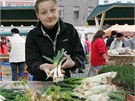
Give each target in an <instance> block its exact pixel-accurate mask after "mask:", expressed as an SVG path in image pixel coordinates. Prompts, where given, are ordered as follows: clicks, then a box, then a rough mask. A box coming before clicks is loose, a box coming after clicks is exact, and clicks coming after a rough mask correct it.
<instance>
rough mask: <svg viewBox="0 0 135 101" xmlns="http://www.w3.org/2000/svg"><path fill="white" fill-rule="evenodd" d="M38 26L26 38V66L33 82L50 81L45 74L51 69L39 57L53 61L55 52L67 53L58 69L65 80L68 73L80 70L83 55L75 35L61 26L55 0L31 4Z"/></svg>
mask: <svg viewBox="0 0 135 101" xmlns="http://www.w3.org/2000/svg"><path fill="white" fill-rule="evenodd" d="M35 9H36V15H37V17H38V19H39V22H38V24H37V26H36V28H34V29H32V30H31V31H30V32H29V33H28V35H27V38H26V63H27V66H28V68H27V70H28V72H29V73H30V74H31V75H33V80H40V81H45V80H52V78H51V77H50V78H48V79H47V76H46V74H47V73H48V71H50V70H51V69H53V68H55V65H54V64H50V63H49V62H48V61H47V60H46V59H44V58H43V57H42V56H43V55H44V56H47V57H50V58H53V57H54V56H55V55H56V54H57V52H58V50H61V49H62V48H64V49H65V50H66V51H67V53H66V55H65V57H66V61H65V62H64V63H63V65H62V68H63V69H64V71H65V77H70V70H71V71H72V70H75V69H76V68H78V67H81V63H80V61H83V60H84V51H83V47H82V45H81V42H80V39H79V35H78V33H77V31H76V29H75V28H74V27H73V25H71V24H69V23H65V22H63V21H62V20H61V19H60V18H59V15H58V5H57V1H56V0H37V1H36V4H35Z"/></svg>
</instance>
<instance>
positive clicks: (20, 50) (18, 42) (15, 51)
mask: <svg viewBox="0 0 135 101" xmlns="http://www.w3.org/2000/svg"><path fill="white" fill-rule="evenodd" d="M9 40H10V42H11V51H10V53H9V62H10V63H11V62H25V38H23V37H21V36H20V35H19V34H14V35H13V36H12V37H9Z"/></svg>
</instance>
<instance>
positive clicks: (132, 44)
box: [126, 33, 135, 50]
mask: <svg viewBox="0 0 135 101" xmlns="http://www.w3.org/2000/svg"><path fill="white" fill-rule="evenodd" d="M126 47H128V48H129V49H132V50H135V33H134V34H133V36H132V37H131V38H129V39H127V41H126Z"/></svg>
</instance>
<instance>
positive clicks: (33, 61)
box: [25, 31, 42, 75]
mask: <svg viewBox="0 0 135 101" xmlns="http://www.w3.org/2000/svg"><path fill="white" fill-rule="evenodd" d="M25 52H26V64H27V66H28V68H27V70H28V72H29V73H30V74H32V75H37V74H40V73H41V72H42V71H41V70H40V69H39V66H40V65H41V64H42V58H41V55H40V52H39V48H38V45H37V43H36V39H35V37H34V32H32V31H30V32H29V33H28V35H27V37H26V44H25Z"/></svg>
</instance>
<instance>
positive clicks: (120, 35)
mask: <svg viewBox="0 0 135 101" xmlns="http://www.w3.org/2000/svg"><path fill="white" fill-rule="evenodd" d="M123 37H124V34H123V33H117V34H116V39H114V40H113V42H112V43H111V45H110V50H113V49H118V48H122V44H123V42H122V40H123Z"/></svg>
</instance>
